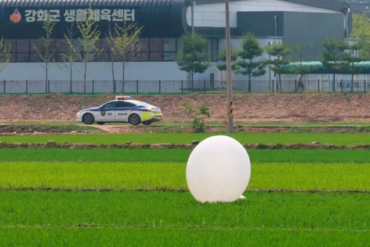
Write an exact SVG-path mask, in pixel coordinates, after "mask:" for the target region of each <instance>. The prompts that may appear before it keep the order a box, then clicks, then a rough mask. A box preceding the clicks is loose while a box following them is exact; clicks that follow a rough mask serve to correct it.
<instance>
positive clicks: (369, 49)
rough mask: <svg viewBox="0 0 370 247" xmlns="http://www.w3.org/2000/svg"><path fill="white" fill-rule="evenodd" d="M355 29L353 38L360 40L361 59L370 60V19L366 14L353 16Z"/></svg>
mask: <svg viewBox="0 0 370 247" xmlns="http://www.w3.org/2000/svg"><path fill="white" fill-rule="evenodd" d="M352 18H353V22H352V23H353V24H352V25H353V28H352V33H351V37H352V38H357V39H359V42H360V43H361V48H362V49H361V50H360V54H359V55H360V56H359V57H360V58H361V59H370V19H369V18H368V17H367V16H366V14H353V15H352Z"/></svg>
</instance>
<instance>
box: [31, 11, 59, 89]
mask: <svg viewBox="0 0 370 247" xmlns="http://www.w3.org/2000/svg"><path fill="white" fill-rule="evenodd" d="M54 26H55V23H53V22H52V20H51V18H50V16H49V12H47V16H46V21H45V22H44V23H43V25H42V32H43V35H42V36H41V39H40V42H41V45H40V46H37V45H35V44H34V45H32V48H33V49H34V50H35V51H36V54H37V56H38V57H39V59H40V60H41V61H42V62H43V63H41V66H42V67H43V68H44V69H45V91H46V92H47V91H48V81H49V69H50V65H51V63H52V62H54V61H55V59H54V56H55V46H54V45H53V42H55V40H54V39H53V31H54ZM49 90H50V89H49Z"/></svg>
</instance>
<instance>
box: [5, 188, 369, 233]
mask: <svg viewBox="0 0 370 247" xmlns="http://www.w3.org/2000/svg"><path fill="white" fill-rule="evenodd" d="M245 196H246V197H247V199H246V200H244V201H237V202H235V203H222V204H200V203H198V202H196V201H195V200H194V198H192V196H191V194H190V193H178V192H106V193H96V192H44V191H33V192H29V191H27V192H25V191H20V192H12V191H1V192H0V197H1V198H2V200H1V201H0V227H4V226H17V225H19V226H34V227H36V226H37V225H41V226H46V225H49V226H63V225H64V226H68V225H74V226H76V225H78V224H94V225H99V226H119V227H136V228H149V229H152V228H160V227H164V228H166V229H171V228H189V227H190V228H195V227H206V228H211V229H212V228H214V229H215V230H217V228H223V229H225V230H233V229H244V228H245V229H249V228H252V229H256V228H264V229H280V230H283V229H305V230H306V231H315V230H318V231H320V230H324V229H332V231H334V232H335V231H344V232H351V231H367V232H369V231H370V210H369V209H370V194H341V193H335V194H309V193H308V194H307V193H247V194H245ZM307 212H309V214H308V213H307Z"/></svg>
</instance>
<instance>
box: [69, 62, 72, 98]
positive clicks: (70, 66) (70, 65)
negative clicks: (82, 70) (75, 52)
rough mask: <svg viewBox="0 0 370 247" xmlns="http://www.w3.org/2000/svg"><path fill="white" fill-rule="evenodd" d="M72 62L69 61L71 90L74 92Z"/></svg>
mask: <svg viewBox="0 0 370 247" xmlns="http://www.w3.org/2000/svg"><path fill="white" fill-rule="evenodd" d="M72 65H73V64H72V63H69V91H70V93H72V80H73V69H72Z"/></svg>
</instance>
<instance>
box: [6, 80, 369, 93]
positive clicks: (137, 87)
mask: <svg viewBox="0 0 370 247" xmlns="http://www.w3.org/2000/svg"><path fill="white" fill-rule="evenodd" d="M352 84H353V86H351V85H352ZM352 87H353V90H352ZM368 88H370V85H369V82H368V81H366V80H363V81H353V82H352V81H350V80H337V81H333V80H309V81H298V80H284V81H281V82H279V81H276V80H272V81H256V80H253V81H251V87H250V89H251V92H266V93H267V92H270V93H279V92H281V93H302V92H307V93H328V92H336V93H341V92H352V91H353V92H363V93H366V92H367V90H368ZM233 90H234V91H235V92H236V93H243V92H247V91H248V81H244V80H242V81H241V80H238V81H237V80H235V81H233ZM224 91H226V82H225V81H217V80H215V81H207V80H202V81H199V80H197V81H193V82H191V81H186V80H153V81H125V82H124V83H122V81H118V80H117V81H111V80H106V81H103V80H91V81H86V82H84V81H55V80H49V81H47V82H45V81H33V80H21V81H14V80H11V81H5V80H4V81H0V94H36V93H127V94H185V93H194V92H198V93H218V92H224Z"/></svg>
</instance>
